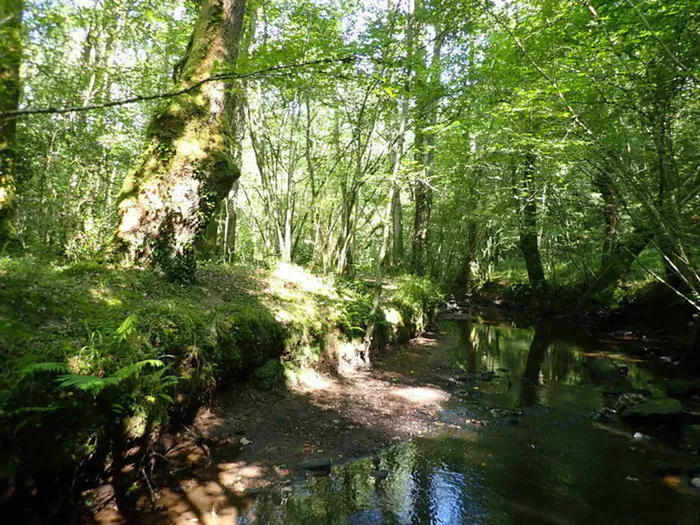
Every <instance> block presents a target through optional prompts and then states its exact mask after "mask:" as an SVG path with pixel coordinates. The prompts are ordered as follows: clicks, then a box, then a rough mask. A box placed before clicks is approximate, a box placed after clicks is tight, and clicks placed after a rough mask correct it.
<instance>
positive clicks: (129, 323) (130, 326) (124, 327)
mask: <svg viewBox="0 0 700 525" xmlns="http://www.w3.org/2000/svg"><path fill="white" fill-rule="evenodd" d="M138 319H139V318H138V316H137V315H136V314H130V315H129V316H128V317H127V318H126V319H124V321H122V324H120V325H119V328H117V331H116V335H117V338H118V339H119V340H120V341H124V340H125V339H126V338H127V337H129V336H130V335H131V334H133V333H134V332H135V331H136V325H137V322H138Z"/></svg>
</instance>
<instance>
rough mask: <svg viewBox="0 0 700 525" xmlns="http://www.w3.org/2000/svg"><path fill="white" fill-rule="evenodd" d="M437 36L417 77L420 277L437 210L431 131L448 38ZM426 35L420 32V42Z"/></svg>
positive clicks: (416, 265) (416, 260)
mask: <svg viewBox="0 0 700 525" xmlns="http://www.w3.org/2000/svg"><path fill="white" fill-rule="evenodd" d="M435 32H436V33H437V36H436V38H435V40H434V42H433V44H434V45H433V55H432V58H431V59H430V64H426V63H425V60H426V58H425V46H424V45H420V49H421V50H422V51H421V52H419V53H418V59H419V61H420V63H419V64H418V68H419V72H418V73H417V74H416V78H417V91H418V94H417V101H416V112H417V115H416V125H415V127H416V138H415V142H416V162H417V163H418V166H419V175H418V180H416V184H415V190H414V195H415V212H414V217H413V242H412V251H411V253H412V266H413V271H414V272H415V273H417V274H419V275H423V274H424V273H425V268H426V263H427V261H426V257H427V255H428V252H427V245H428V234H429V233H430V214H431V212H432V209H433V189H432V187H431V186H430V184H431V182H432V178H433V166H434V164H435V151H434V150H435V135H434V134H433V133H432V132H431V131H429V130H430V128H431V127H432V126H434V125H435V124H436V122H437V110H438V91H439V88H440V75H441V74H442V66H441V58H442V56H441V55H442V45H443V43H444V39H445V35H444V33H443V32H442V31H441V30H440V27H438V26H436V27H435ZM422 41H423V35H422V32H420V31H419V42H420V43H421V44H422Z"/></svg>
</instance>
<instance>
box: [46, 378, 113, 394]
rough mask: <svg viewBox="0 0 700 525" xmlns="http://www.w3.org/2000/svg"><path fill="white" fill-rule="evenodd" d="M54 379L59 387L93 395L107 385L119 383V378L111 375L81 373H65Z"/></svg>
mask: <svg viewBox="0 0 700 525" xmlns="http://www.w3.org/2000/svg"><path fill="white" fill-rule="evenodd" d="M56 380H57V381H58V385H59V387H60V388H63V389H66V390H80V391H83V392H90V393H91V394H92V395H93V396H96V395H97V394H99V393H100V392H101V391H102V390H104V389H105V388H106V387H108V386H112V385H117V384H119V380H118V379H117V378H115V377H113V376H108V377H97V376H89V375H81V374H67V375H62V376H58V377H57V378H56Z"/></svg>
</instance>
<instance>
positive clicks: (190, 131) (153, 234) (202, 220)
mask: <svg viewBox="0 0 700 525" xmlns="http://www.w3.org/2000/svg"><path fill="white" fill-rule="evenodd" d="M245 3H246V2H245V0H204V1H203V2H202V4H201V7H200V11H199V16H198V19H197V22H196V24H195V27H194V30H193V33H192V36H191V38H190V43H189V44H188V47H187V51H186V53H185V56H184V57H183V59H182V60H181V61H180V63H179V65H178V67H176V72H175V78H176V82H177V84H178V85H179V86H180V87H182V88H185V87H187V86H188V85H191V84H193V83H195V82H198V81H200V80H202V79H204V78H207V77H210V76H211V75H212V74H214V73H215V70H216V68H217V67H218V66H220V65H228V66H231V65H234V64H235V60H236V55H237V51H238V42H239V39H240V35H241V26H242V22H243V15H244V11H245ZM231 99H232V97H230V95H229V93H228V91H227V88H226V85H225V84H224V83H223V82H209V83H207V84H204V85H203V86H202V87H201V88H200V89H198V90H195V91H193V92H191V93H188V94H185V95H183V96H181V97H178V98H175V99H172V100H171V101H169V102H168V103H167V105H166V106H165V107H164V108H163V109H162V110H160V111H158V112H157V113H156V115H155V116H154V117H153V119H152V120H151V122H150V125H149V127H148V130H147V139H148V144H147V146H146V150H145V151H144V153H143V155H142V156H141V159H140V161H139V163H138V164H137V166H136V167H135V169H134V170H133V172H132V173H131V174H130V175H129V176H128V177H127V179H126V181H125V182H124V186H123V188H122V192H121V195H120V197H119V208H118V212H119V224H118V227H117V232H116V239H115V244H116V250H117V252H118V253H119V254H120V255H121V257H122V260H123V261H125V262H127V263H134V264H138V265H150V264H154V263H155V264H157V265H159V266H161V267H162V268H163V269H164V270H165V271H166V273H171V274H172V275H173V276H174V277H178V276H179V277H185V276H186V275H187V274H189V272H191V271H193V270H194V265H195V253H194V243H195V240H196V238H197V236H198V235H199V234H200V233H201V232H202V231H203V230H204V229H205V228H206V226H207V224H208V223H209V221H210V219H211V217H212V214H213V212H214V209H215V207H216V205H217V203H218V202H220V201H221V199H223V198H224V197H225V196H226V195H227V194H228V192H229V190H230V189H231V187H232V185H233V183H234V182H235V181H236V180H237V179H238V177H239V174H240V172H239V169H238V168H237V167H236V166H235V163H234V162H233V159H232V156H231V152H232V147H231V140H232V137H234V136H235V134H234V133H233V131H232V130H231V129H230V124H231V122H232V119H231V118H230V116H231V112H232V111H233V107H232V106H233V104H232V103H231Z"/></svg>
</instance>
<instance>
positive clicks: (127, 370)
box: [110, 359, 163, 381]
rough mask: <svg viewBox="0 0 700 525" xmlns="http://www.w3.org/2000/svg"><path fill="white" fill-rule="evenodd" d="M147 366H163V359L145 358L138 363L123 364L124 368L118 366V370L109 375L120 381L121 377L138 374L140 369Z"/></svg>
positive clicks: (125, 377)
mask: <svg viewBox="0 0 700 525" xmlns="http://www.w3.org/2000/svg"><path fill="white" fill-rule="evenodd" d="M147 366H151V367H153V368H160V367H162V366H163V361H161V360H160V359H145V360H143V361H139V362H138V363H134V364H132V365H129V366H125V367H124V368H120V369H119V370H117V371H116V372H114V374H112V375H111V376H110V377H113V378H116V379H117V380H119V381H121V380H122V379H127V378H129V377H133V376H138V375H139V374H140V373H141V370H143V369H144V368H145V367H147Z"/></svg>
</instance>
